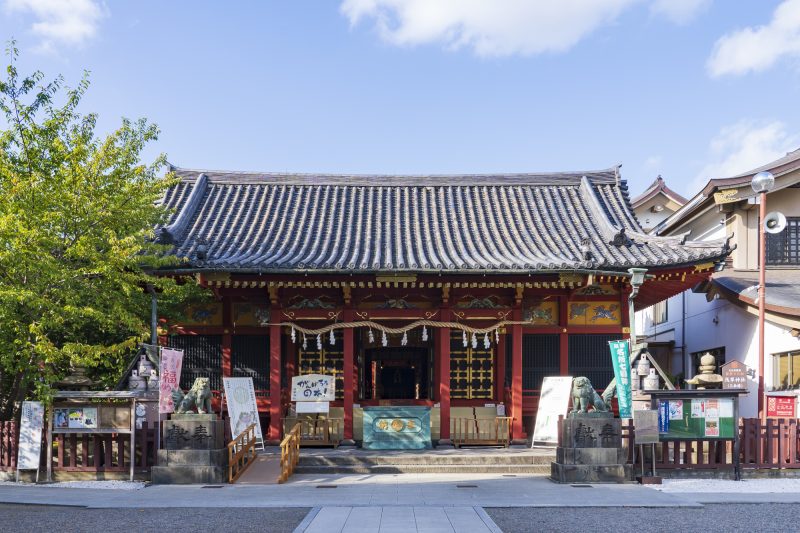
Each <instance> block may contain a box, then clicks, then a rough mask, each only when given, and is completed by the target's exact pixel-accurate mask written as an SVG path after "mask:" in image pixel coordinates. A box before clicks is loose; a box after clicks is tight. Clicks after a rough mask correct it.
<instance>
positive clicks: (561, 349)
mask: <svg viewBox="0 0 800 533" xmlns="http://www.w3.org/2000/svg"><path fill="white" fill-rule="evenodd" d="M558 305H559V309H558V316H559V319H558V323H559V324H560V325H561V333H559V336H558V355H559V358H558V361H559V364H558V367H559V368H558V370H559V373H560V374H561V375H562V376H568V375H569V334H568V333H567V331H568V328H567V325H568V324H569V314H568V313H569V300H568V298H566V297H562V298H561V299H560V300H559V304H558Z"/></svg>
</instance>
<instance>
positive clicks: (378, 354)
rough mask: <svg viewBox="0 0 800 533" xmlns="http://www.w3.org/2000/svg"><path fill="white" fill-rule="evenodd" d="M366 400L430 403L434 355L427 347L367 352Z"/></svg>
mask: <svg viewBox="0 0 800 533" xmlns="http://www.w3.org/2000/svg"><path fill="white" fill-rule="evenodd" d="M364 363H365V364H364V370H365V372H364V382H365V383H364V388H363V390H364V398H363V399H365V400H427V399H429V398H430V397H431V396H430V383H431V368H432V367H431V354H430V349H429V348H426V347H405V346H403V347H385V348H370V349H367V350H365V351H364Z"/></svg>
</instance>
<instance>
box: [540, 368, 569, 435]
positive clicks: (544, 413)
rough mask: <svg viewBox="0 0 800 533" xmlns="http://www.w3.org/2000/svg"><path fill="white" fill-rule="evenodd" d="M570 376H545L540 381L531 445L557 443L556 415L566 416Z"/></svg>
mask: <svg viewBox="0 0 800 533" xmlns="http://www.w3.org/2000/svg"><path fill="white" fill-rule="evenodd" d="M571 390H572V376H547V377H545V378H544V381H543V382H542V392H541V395H540V396H539V408H538V410H537V411H536V425H535V426H534V428H533V439H532V440H531V447H536V446H545V447H546V446H556V445H557V444H558V417H559V416H567V410H568V409H569V396H570V391H571Z"/></svg>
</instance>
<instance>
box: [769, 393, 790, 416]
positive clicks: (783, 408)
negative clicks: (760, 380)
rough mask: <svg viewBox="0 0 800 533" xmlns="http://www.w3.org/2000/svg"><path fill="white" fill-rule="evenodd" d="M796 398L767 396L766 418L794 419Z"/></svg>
mask: <svg viewBox="0 0 800 533" xmlns="http://www.w3.org/2000/svg"><path fill="white" fill-rule="evenodd" d="M796 403H797V398H796V397H795V396H779V395H774V396H773V395H771V394H770V395H769V396H767V416H769V417H773V418H794V417H795V414H794V413H795V404H796Z"/></svg>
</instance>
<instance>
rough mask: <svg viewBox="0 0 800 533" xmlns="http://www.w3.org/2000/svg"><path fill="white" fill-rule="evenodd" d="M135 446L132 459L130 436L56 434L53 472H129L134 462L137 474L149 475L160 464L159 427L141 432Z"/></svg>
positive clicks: (147, 428) (137, 431) (54, 436)
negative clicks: (157, 459) (157, 442)
mask: <svg viewBox="0 0 800 533" xmlns="http://www.w3.org/2000/svg"><path fill="white" fill-rule="evenodd" d="M135 443H136V449H135V450H134V452H133V457H131V436H130V435H129V434H126V433H96V434H87V433H83V434H80V435H76V434H74V433H73V434H65V433H56V434H54V435H53V472H98V473H100V472H128V471H130V464H131V461H133V463H134V465H133V466H134V469H135V470H136V471H137V472H148V471H149V470H150V467H151V466H153V465H154V464H155V463H156V424H151V426H150V427H142V428H139V429H137V430H136V438H135ZM45 450H46V448H44V447H43V450H42V454H43V455H44V454H45ZM46 462H47V461H45V463H46Z"/></svg>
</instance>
